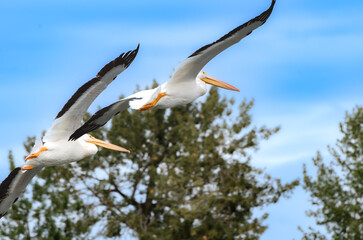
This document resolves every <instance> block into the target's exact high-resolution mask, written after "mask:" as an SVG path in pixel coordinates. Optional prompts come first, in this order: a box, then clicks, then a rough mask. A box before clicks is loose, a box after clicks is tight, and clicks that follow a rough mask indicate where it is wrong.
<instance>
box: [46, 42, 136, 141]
mask: <svg viewBox="0 0 363 240" xmlns="http://www.w3.org/2000/svg"><path fill="white" fill-rule="evenodd" d="M138 50H139V45H138V46H137V48H136V49H135V50H133V51H128V52H127V53H122V54H121V55H120V56H119V57H117V58H116V59H115V60H113V61H111V62H109V63H108V64H106V66H104V67H103V68H102V69H101V71H99V72H98V74H97V76H96V77H95V78H93V79H92V80H90V81H88V82H87V83H85V84H84V85H83V86H81V87H80V88H79V89H78V90H77V92H76V93H75V94H74V95H73V96H72V97H71V98H70V99H69V100H68V102H67V103H66V104H65V105H64V107H63V108H62V110H61V111H60V112H59V113H58V115H57V117H56V119H55V120H54V122H53V125H52V127H51V128H50V129H49V130H48V131H47V133H46V134H45V136H44V138H43V141H44V142H47V141H58V140H61V139H68V138H69V136H71V134H73V133H74V131H75V130H76V129H78V128H79V127H80V126H81V125H82V118H83V116H84V114H85V113H86V111H87V109H88V107H89V106H90V105H91V103H92V102H93V101H94V100H95V99H96V97H97V96H98V95H99V94H100V93H101V92H102V91H103V90H105V88H106V87H107V86H108V85H109V84H110V83H111V82H112V81H113V80H114V79H115V78H116V77H117V75H118V74H120V73H122V72H123V71H124V70H125V69H126V68H127V67H128V66H129V65H130V64H131V63H132V61H133V60H134V59H135V57H136V55H137V52H138Z"/></svg>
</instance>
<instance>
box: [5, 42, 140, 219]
mask: <svg viewBox="0 0 363 240" xmlns="http://www.w3.org/2000/svg"><path fill="white" fill-rule="evenodd" d="M138 50H139V46H137V48H136V49H135V50H133V51H129V52H127V53H122V54H121V55H120V56H119V57H117V58H116V59H115V60H113V61H111V62H110V63H108V64H107V65H106V66H104V67H103V68H102V69H101V71H99V72H98V74H97V76H96V77H95V78H93V79H92V80H90V81H88V82H87V83H85V84H84V85H83V86H81V87H80V88H79V89H78V90H77V91H76V93H75V94H74V95H73V96H72V97H71V98H70V99H69V100H68V102H67V103H66V104H65V105H64V107H63V108H62V110H61V111H60V112H59V113H58V115H57V117H56V119H55V120H54V122H53V124H52V126H51V128H50V129H49V130H48V131H47V132H46V134H45V136H44V137H43V139H42V140H41V141H39V142H37V143H36V144H35V146H34V147H33V150H32V153H31V154H30V155H29V156H27V157H26V158H25V163H24V165H23V166H22V167H17V168H15V169H14V170H13V171H12V172H11V173H10V174H9V176H8V177H7V178H6V179H5V180H4V181H3V182H2V183H1V184H0V218H1V217H2V216H3V215H4V214H5V213H6V212H7V211H8V209H9V208H10V207H11V205H12V204H13V203H14V202H15V201H16V200H17V198H18V197H19V195H20V194H21V193H22V192H23V191H24V189H25V188H26V186H27V185H28V184H29V182H30V181H31V179H32V178H33V177H34V176H35V175H36V174H37V173H38V172H39V171H40V170H41V169H42V168H43V167H46V166H56V165H62V164H66V163H70V162H74V161H78V160H81V159H83V158H85V157H89V156H92V155H94V154H96V152H97V150H98V149H97V146H101V147H104V148H109V149H112V150H116V151H120V152H129V151H128V150H126V149H124V148H122V147H119V146H116V145H114V144H111V143H107V142H104V141H102V140H99V139H96V138H94V137H92V136H91V135H89V134H85V135H83V136H81V137H80V138H78V139H77V140H76V141H68V139H69V137H70V136H71V135H72V133H73V132H74V131H75V130H76V129H77V128H79V127H80V126H81V123H82V118H83V116H84V114H85V113H86V111H87V109H88V107H89V106H90V105H91V103H92V102H93V101H94V100H95V98H96V97H97V96H98V95H99V94H100V93H101V92H102V91H103V90H104V89H105V88H106V87H107V86H108V85H109V84H110V83H111V82H112V81H113V80H114V79H115V78H116V77H117V75H118V74H120V73H121V72H123V71H124V70H125V69H126V68H127V67H128V66H129V65H130V64H131V62H132V61H133V60H134V58H135V57H136V55H137V52H138ZM129 101H130V100H126V101H124V102H125V103H126V104H127V103H128V102H129ZM127 107H128V106H127Z"/></svg>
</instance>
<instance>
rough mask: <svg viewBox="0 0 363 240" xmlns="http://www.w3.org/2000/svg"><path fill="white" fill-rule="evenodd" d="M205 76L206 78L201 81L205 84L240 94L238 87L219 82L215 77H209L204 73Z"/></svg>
mask: <svg viewBox="0 0 363 240" xmlns="http://www.w3.org/2000/svg"><path fill="white" fill-rule="evenodd" d="M203 74H204V75H205V76H206V77H205V78H201V79H200V80H202V81H203V82H205V83H208V84H211V85H214V86H217V87H220V88H225V89H228V90H232V91H237V92H239V89H238V88H236V87H233V86H232V85H230V84H228V83H225V82H223V81H221V80H218V79H216V78H214V77H211V76H208V75H207V74H205V72H203Z"/></svg>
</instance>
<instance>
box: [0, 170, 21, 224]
mask: <svg viewBox="0 0 363 240" xmlns="http://www.w3.org/2000/svg"><path fill="white" fill-rule="evenodd" d="M19 171H21V168H20V167H17V168H15V169H14V170H13V171H11V173H10V174H9V176H7V178H5V180H4V181H3V182H2V183H1V184H0V204H1V202H2V201H3V200H4V199H5V198H6V197H7V196H8V195H9V193H8V191H9V188H10V185H11V183H12V182H13V181H14V178H15V177H16V176H17V175H18V173H19ZM5 213H6V212H4V213H0V218H2V217H3V216H4V215H5Z"/></svg>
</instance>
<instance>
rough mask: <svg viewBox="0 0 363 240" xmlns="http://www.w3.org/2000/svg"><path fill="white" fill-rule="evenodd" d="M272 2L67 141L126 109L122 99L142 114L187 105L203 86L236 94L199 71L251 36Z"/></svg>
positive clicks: (97, 116)
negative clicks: (164, 78) (155, 84)
mask: <svg viewBox="0 0 363 240" xmlns="http://www.w3.org/2000/svg"><path fill="white" fill-rule="evenodd" d="M275 2H276V0H272V3H271V5H270V7H269V8H268V9H267V10H266V11H265V12H263V13H262V14H260V15H259V16H257V17H255V18H253V19H251V20H250V21H248V22H246V23H244V24H242V25H240V26H238V27H237V28H235V29H233V30H232V31H230V32H229V33H227V34H226V35H224V36H223V37H221V38H220V39H218V40H217V41H215V42H213V43H210V44H208V45H206V46H204V47H201V48H200V49H198V50H197V51H195V52H194V53H193V54H192V55H190V56H189V57H188V58H187V59H185V60H184V61H182V62H181V63H180V64H179V66H178V67H177V68H176V71H175V73H174V75H173V76H172V77H171V79H170V80H169V81H168V82H166V83H164V84H162V85H160V86H158V87H157V88H154V89H151V90H144V91H140V92H137V93H134V94H132V95H130V96H128V97H126V98H124V99H123V100H120V101H118V102H115V103H113V104H111V105H109V106H108V107H105V108H103V109H101V110H99V111H98V112H96V113H95V114H94V115H93V116H92V117H91V118H90V119H89V120H88V121H87V122H86V123H85V124H84V125H83V126H82V127H81V128H79V129H77V131H75V132H74V134H72V136H71V137H70V140H76V139H77V138H79V137H81V136H82V135H84V134H85V133H88V132H90V131H93V130H95V129H97V128H99V127H101V126H103V125H104V124H106V123H107V122H108V120H110V119H111V118H112V117H113V116H114V115H116V114H118V113H119V112H120V111H122V110H124V109H126V107H125V105H126V103H125V102H124V101H125V100H126V99H130V98H131V99H133V100H132V101H130V102H129V105H130V107H131V108H132V109H136V110H139V111H145V110H147V109H150V108H169V107H175V106H179V105H185V104H188V103H191V102H192V101H194V100H195V99H197V98H199V97H201V96H203V95H204V94H205V93H206V91H207V87H206V83H208V84H211V85H214V86H217V87H221V88H225V89H228V90H232V91H239V90H238V89H237V88H235V87H233V86H231V85H229V84H228V83H225V82H222V81H220V80H218V79H215V78H213V77H210V76H208V75H207V74H206V73H205V72H203V71H201V70H202V68H203V67H204V66H205V65H206V64H207V63H208V62H209V61H210V60H211V59H213V58H214V57H215V56H217V55H218V54H219V53H221V52H222V51H224V50H225V49H227V48H229V47H230V46H232V45H234V44H236V43H238V42H239V41H240V40H241V39H242V38H244V37H246V36H248V35H249V34H251V33H252V31H253V30H255V29H256V28H258V27H260V26H261V25H263V24H264V23H265V22H266V21H267V19H268V18H269V16H270V15H271V12H272V10H273V7H274V5H275Z"/></svg>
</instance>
